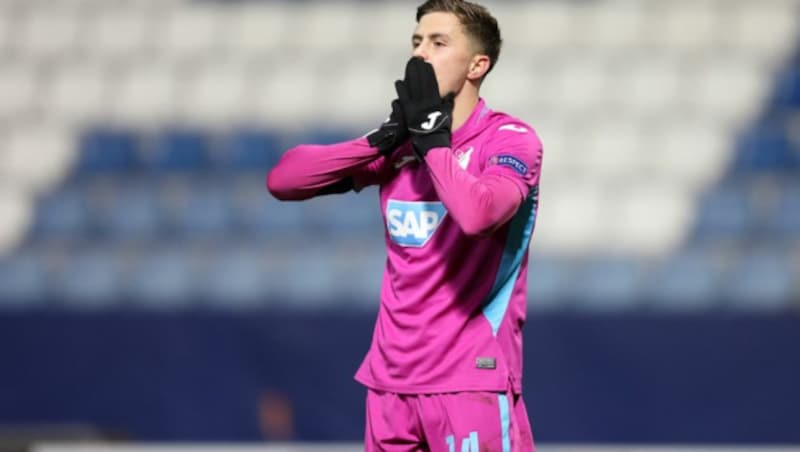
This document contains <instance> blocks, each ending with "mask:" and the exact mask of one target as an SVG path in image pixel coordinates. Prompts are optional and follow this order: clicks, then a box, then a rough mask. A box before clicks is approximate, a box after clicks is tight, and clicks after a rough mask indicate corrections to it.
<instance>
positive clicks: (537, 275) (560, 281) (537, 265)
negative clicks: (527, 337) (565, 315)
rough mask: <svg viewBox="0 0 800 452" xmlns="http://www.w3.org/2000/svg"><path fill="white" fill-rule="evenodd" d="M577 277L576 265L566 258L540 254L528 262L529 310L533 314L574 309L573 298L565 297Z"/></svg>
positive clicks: (534, 250) (530, 258)
mask: <svg viewBox="0 0 800 452" xmlns="http://www.w3.org/2000/svg"><path fill="white" fill-rule="evenodd" d="M574 277H575V269H574V264H573V263H572V262H571V261H570V260H569V259H566V258H563V257H561V258H560V257H557V256H549V255H545V254H541V253H538V252H537V251H536V246H535V245H534V249H533V251H532V252H531V255H530V257H529V260H528V309H530V310H531V311H532V312H544V311H548V310H566V309H569V308H570V307H573V308H574V305H573V303H574V302H575V300H574V299H573V297H565V294H569V293H570V287H571V285H572V282H573V281H574Z"/></svg>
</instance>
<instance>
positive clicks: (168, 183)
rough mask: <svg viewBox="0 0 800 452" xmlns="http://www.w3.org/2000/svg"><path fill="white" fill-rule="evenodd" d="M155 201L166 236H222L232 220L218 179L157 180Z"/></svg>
mask: <svg viewBox="0 0 800 452" xmlns="http://www.w3.org/2000/svg"><path fill="white" fill-rule="evenodd" d="M157 202H158V209H159V213H160V216H161V218H162V220H163V226H164V228H163V233H164V234H165V235H169V236H174V237H199V236H212V235H221V234H225V233H226V232H227V231H228V229H229V228H230V226H231V225H232V223H233V219H232V218H231V214H232V209H231V205H230V202H231V201H230V199H229V198H228V196H227V193H226V192H225V187H224V186H223V181H222V179H220V178H214V177H201V176H198V177H181V178H166V179H164V180H162V181H160V183H159V187H158V192H157Z"/></svg>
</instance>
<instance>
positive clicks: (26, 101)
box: [0, 25, 41, 122]
mask: <svg viewBox="0 0 800 452" xmlns="http://www.w3.org/2000/svg"><path fill="white" fill-rule="evenodd" d="M1 26H2V25H0V27H1ZM32 72H33V71H32V67H31V66H28V65H25V64H21V63H17V64H14V63H13V62H11V61H4V62H3V70H2V71H0V121H2V122H13V121H20V120H25V119H30V118H31V115H33V114H34V113H36V112H37V110H38V108H40V107H41V106H40V105H39V102H38V101H39V97H37V88H38V86H39V78H38V77H37V75H36V74H33V73H32Z"/></svg>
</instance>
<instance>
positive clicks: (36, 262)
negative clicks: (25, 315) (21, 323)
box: [0, 251, 47, 309]
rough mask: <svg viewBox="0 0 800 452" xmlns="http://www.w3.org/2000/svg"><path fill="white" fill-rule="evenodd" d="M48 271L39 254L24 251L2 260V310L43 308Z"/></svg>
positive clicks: (0, 272) (0, 276)
mask: <svg viewBox="0 0 800 452" xmlns="http://www.w3.org/2000/svg"><path fill="white" fill-rule="evenodd" d="M46 282H47V271H46V269H45V266H44V264H43V262H42V258H41V256H40V255H39V254H37V253H35V252H31V251H23V252H19V253H15V254H11V255H6V256H4V257H1V258H0V309H12V308H30V307H37V306H41V305H42V304H43V303H44V302H45V299H46V295H47V292H46V287H47V285H46Z"/></svg>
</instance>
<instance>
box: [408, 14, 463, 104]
mask: <svg viewBox="0 0 800 452" xmlns="http://www.w3.org/2000/svg"><path fill="white" fill-rule="evenodd" d="M411 42H412V45H413V49H414V50H413V56H416V57H420V58H422V59H424V60H425V61H427V62H428V63H430V64H431V65H432V66H433V70H434V72H436V81H437V82H438V83H439V95H440V96H444V95H446V94H448V93H451V92H452V93H456V94H458V92H459V91H461V87H462V86H463V85H464V82H465V81H466V79H467V72H468V71H469V66H470V62H471V59H472V56H473V55H474V51H473V49H472V44H471V42H470V40H469V38H468V37H467V35H465V34H464V30H463V27H462V26H461V22H459V20H458V18H457V17H456V16H455V15H454V14H452V13H443V12H434V13H428V14H426V15H424V16H422V18H421V19H420V20H419V23H418V24H417V28H416V30H414V35H413V37H412V41H411Z"/></svg>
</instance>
